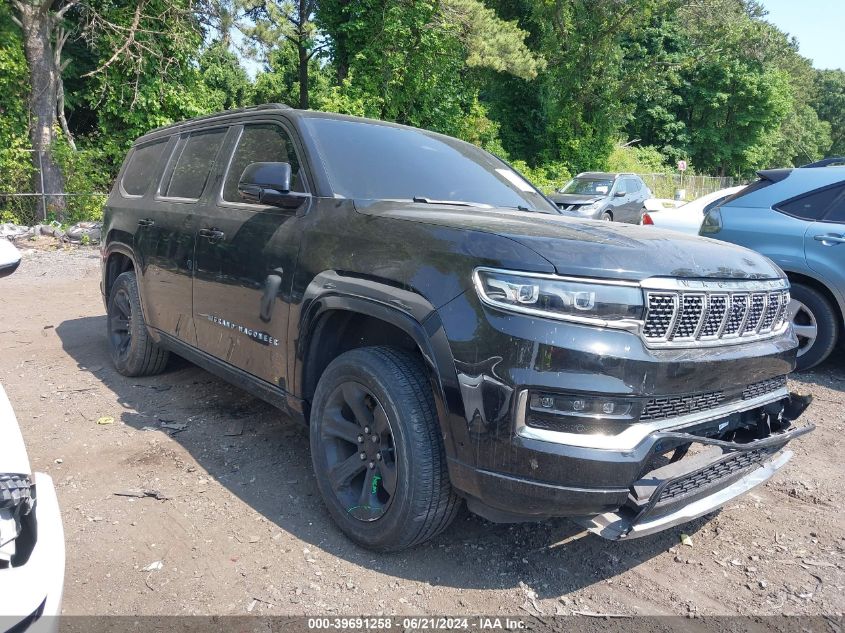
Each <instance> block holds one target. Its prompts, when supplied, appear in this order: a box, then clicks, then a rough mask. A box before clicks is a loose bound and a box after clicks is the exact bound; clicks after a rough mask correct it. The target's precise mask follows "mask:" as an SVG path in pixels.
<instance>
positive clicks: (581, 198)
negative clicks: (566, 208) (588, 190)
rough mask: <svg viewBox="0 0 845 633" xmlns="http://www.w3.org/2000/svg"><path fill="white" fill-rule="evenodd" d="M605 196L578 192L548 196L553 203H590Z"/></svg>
mask: <svg viewBox="0 0 845 633" xmlns="http://www.w3.org/2000/svg"><path fill="white" fill-rule="evenodd" d="M606 197H607V196H595V195H584V194H580V193H553V194H552V195H550V196H549V198H551V199H552V200H553V201H554V203H555V204H565V205H570V204H590V203H591V202H597V201H598V200H604V199H605V198H606Z"/></svg>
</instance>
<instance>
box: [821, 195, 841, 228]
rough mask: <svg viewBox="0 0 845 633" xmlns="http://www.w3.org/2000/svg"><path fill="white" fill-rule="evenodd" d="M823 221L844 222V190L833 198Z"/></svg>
mask: <svg viewBox="0 0 845 633" xmlns="http://www.w3.org/2000/svg"><path fill="white" fill-rule="evenodd" d="M824 221H825V222H835V223H836V224H845V192H843V193H842V194H841V195H840V196H839V198H837V199H836V200H834V202H833V205H832V206H831V207H830V208H829V209H828V210H827V215H826V216H825V217H824Z"/></svg>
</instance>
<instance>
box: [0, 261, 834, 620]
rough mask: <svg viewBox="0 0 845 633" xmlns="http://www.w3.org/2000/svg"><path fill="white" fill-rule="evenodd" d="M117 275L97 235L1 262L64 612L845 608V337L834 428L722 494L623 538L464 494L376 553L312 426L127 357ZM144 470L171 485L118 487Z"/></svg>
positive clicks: (820, 396)
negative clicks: (419, 536)
mask: <svg viewBox="0 0 845 633" xmlns="http://www.w3.org/2000/svg"><path fill="white" fill-rule="evenodd" d="M98 282H99V259H98V252H97V251H96V250H94V249H87V248H82V249H79V248H77V249H72V250H64V251H53V252H45V251H41V250H34V251H29V252H26V253H25V257H24V261H23V263H22V265H21V267H20V269H19V270H18V272H16V273H15V274H14V275H13V276H11V277H9V278H6V279H3V280H0V297H2V301H0V381H2V383H3V385H4V387H5V389H6V391H7V393H8V395H9V398H10V399H11V401H12V404H13V406H14V407H15V410H16V412H17V416H18V420H19V422H20V426H21V428H22V430H23V434H24V437H25V439H26V442H27V445H28V449H29V453H30V458H31V460H32V464H33V468H34V469H35V470H38V471H46V472H47V473H49V474H50V475H51V476H52V477H53V479H54V481H55V482H56V485H57V489H58V495H59V501H60V503H61V506H62V511H63V518H64V527H65V537H66V542H67V570H66V577H65V597H64V613H65V614H134V615H139V614H150V615H157V614H243V613H253V614H297V615H301V614H347V615H352V614H361V613H365V614H370V615H377V614H431V615H436V614H488V615H489V614H492V615H496V614H515V615H519V614H540V613H543V614H571V613H573V612H590V613H610V614H654V615H669V614H676V615H710V614H714V615H715V614H759V615H763V614H780V613H787V614H842V612H843V606H845V591H843V587H845V513H843V509H842V508H843V504H842V497H843V494H845V468H843V461H842V460H843V457H842V456H843V454H845V442H843V431H845V419H844V418H845V354H843V353H841V352H840V353H837V354H836V355H835V356H834V357H833V358H831V359H830V360H829V361H828V362H827V363H825V364H824V365H823V366H822V367H821V368H819V369H818V371H814V372H810V373H807V374H804V375H802V376H800V377H796V379H794V380H792V381H791V387H792V389H794V390H799V391H803V392H810V393H813V394H814V395H815V398H816V399H815V402H814V404H813V405H812V407H811V408H810V410H809V411H808V412H807V414H805V418H806V419H807V420H809V421H812V422H815V423H816V424H817V425H818V429H817V430H816V431H815V432H814V433H812V434H811V435H809V436H807V437H805V438H802V439H801V440H798V441H796V442H795V443H794V444H793V446H792V448H793V450H794V451H795V457H794V459H793V460H792V462H791V463H790V464H789V465H788V466H787V467H786V468H785V469H784V470H783V471H781V473H779V474H778V475H777V476H776V477H775V478H774V479H773V480H771V481H770V482H769V483H767V484H766V485H765V486H764V487H762V488H758V489H756V490H755V491H753V492H752V493H751V494H749V495H747V496H745V497H743V498H741V499H740V500H738V501H736V502H734V503H732V504H730V505H729V506H728V507H726V508H725V509H724V510H723V511H722V512H721V513H719V514H718V515H716V516H711V517H708V518H704V519H700V520H698V521H696V522H694V523H692V524H690V525H688V526H686V527H685V528H683V530H682V529H681V528H676V529H673V530H669V531H667V532H665V533H662V534H659V535H656V536H653V537H649V538H644V539H641V540H636V541H631V542H628V543H622V544H619V543H610V542H606V541H603V540H601V539H599V538H598V537H595V536H587V535H584V534H583V533H582V532H581V531H580V529H579V528H577V527H576V526H575V525H574V524H571V523H570V522H568V521H565V520H556V521H551V522H547V523H542V524H526V525H516V526H514V525H510V526H509V525H493V524H490V523H487V522H486V521H484V520H481V519H479V518H477V517H474V516H472V515H469V514H465V515H463V516H462V517H461V518H460V519H459V520H458V521H457V522H456V523H455V524H454V525H453V526H452V527H451V528H450V529H449V530H448V531H447V532H446V533H445V534H443V535H441V536H439V537H438V538H437V539H435V540H434V541H432V542H430V543H427V544H425V545H423V546H420V547H417V548H416V549H413V550H411V551H408V552H404V553H401V554H394V555H376V554H373V553H371V552H368V551H365V550H362V549H360V548H358V547H356V546H355V545H353V544H352V543H350V542H349V541H348V540H346V539H345V538H344V537H343V536H342V535H341V534H340V532H339V531H338V530H337V529H336V528H335V527H334V525H333V524H332V523H331V521H330V520H329V517H328V515H327V513H326V511H325V510H324V508H323V505H322V503H321V501H320V499H319V495H318V493H317V489H316V487H315V485H314V482H313V481H312V478H311V465H310V457H309V453H308V437H307V433H306V432H305V430H304V429H303V428H301V427H299V426H296V425H295V424H294V423H292V422H290V421H289V420H287V419H285V418H284V417H283V416H282V415H281V414H280V413H278V412H277V411H276V410H275V409H273V408H272V407H270V406H269V405H266V404H264V403H263V402H261V401H259V400H256V399H255V398H252V397H251V396H249V395H248V394H246V393H245V392H243V391H240V390H239V389H237V388H235V387H231V386H229V385H228V384H226V383H224V382H222V381H220V380H218V379H217V378H215V377H213V376H211V375H210V374H208V373H206V372H205V371H203V370H200V369H198V368H196V367H194V366H192V365H190V364H189V363H187V362H185V361H181V360H180V359H173V360H172V361H171V364H170V366H169V367H168V370H167V371H166V373H164V374H163V375H161V376H157V377H154V378H142V379H129V378H124V377H122V376H120V375H118V374H117V373H116V372H115V371H114V369H113V368H112V365H111V363H110V361H109V356H108V352H107V346H106V345H107V344H106V338H105V316H104V309H103V304H102V301H101V300H100V295H99V289H98ZM105 416H109V417H111V418H113V419H114V422H113V423H111V424H98V420H100V418H103V417H105ZM162 421H164V423H165V424H167V425H169V426H170V428H166V427H163V426H162ZM180 429H182V430H180ZM133 489H135V490H137V489H151V490H158V491H160V492H161V493H162V494H163V495H165V496H166V497H167V499H166V500H158V499H155V498H152V497H147V498H134V497H127V496H118V495H115V493H118V492H123V491H129V490H133ZM682 531H683V532H686V533H688V534H690V535H691V537H692V546H687V545H681V544H680V542H679V541H680V534H681V532H682ZM159 562H160V563H159ZM159 565H160V569H158V567H159Z"/></svg>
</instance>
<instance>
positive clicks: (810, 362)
mask: <svg viewBox="0 0 845 633" xmlns="http://www.w3.org/2000/svg"><path fill="white" fill-rule="evenodd" d="M790 294H791V295H792V302H791V303H790V304H789V318H790V320H792V321H793V328H794V329H795V334H796V335H797V336H798V360H797V364H796V370H797V371H805V370H807V369H812V368H813V367H815V366H816V365H818V364H819V363H821V362H822V361H824V360H825V359H826V358H827V357H828V356H830V353H831V352H832V351H833V350H834V348H835V347H836V339H837V338H838V334H839V321H838V315H837V313H836V310H835V309H834V308H833V306H832V305H831V303H830V301H828V300H827V297H825V296H824V295H823V294H822V293H820V292H819V291H818V290H816V289H815V288H811V287H810V286H805V285H803V284H797V283H793V284H792V288H791V289H790ZM813 334H815V338H813V337H812V335H813Z"/></svg>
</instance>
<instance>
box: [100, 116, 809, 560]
mask: <svg viewBox="0 0 845 633" xmlns="http://www.w3.org/2000/svg"><path fill="white" fill-rule="evenodd" d="M621 181H622V182H626V181H627V178H625V177H623V178H621ZM615 184H616V181H609V183H608V185H607V186H608V191H613V189H614V186H615ZM655 233H656V232H655V231H653V230H651V229H644V228H642V227H638V226H616V225H609V224H605V223H600V222H588V221H582V220H574V219H572V218H565V217H561V215H560V213H559V212H558V210H557V209H556V208H555V206H554V205H553V204H551V203H550V202H549V200H548V199H547V198H546V197H545V196H544V195H542V193H540V191H539V190H537V189H536V188H535V187H534V186H533V185H531V184H530V183H529V182H527V181H525V180H524V179H523V178H521V177H520V176H519V175H518V174H517V173H515V172H514V171H513V170H512V169H510V168H509V167H508V165H507V164H506V163H504V162H502V161H501V160H500V159H498V158H496V157H495V156H493V155H492V154H489V153H488V152H485V151H484V150H482V149H480V148H478V147H476V146H474V145H471V144H469V143H465V142H463V141H459V140H457V139H453V138H449V137H447V136H443V135H440V134H435V133H433V132H427V131H425V130H419V129H415V128H410V127H406V126H401V125H396V124H393V123H386V122H381V121H372V120H367V119H360V118H355V117H347V116H343V115H338V114H329V113H324V112H315V111H310V110H308V111H305V110H292V109H290V108H285V107H280V106H277V105H267V106H260V107H256V108H249V109H246V110H242V111H230V112H226V113H221V114H217V115H211V116H208V117H203V118H199V119H194V120H191V121H185V122H183V123H179V124H176V125H173V126H169V127H166V128H161V129H158V130H154V131H153V132H151V133H149V134H147V135H145V136H144V137H142V138H140V139H138V140H137V141H136V142H135V143H134V144H133V147H132V149H131V151H130V153H129V154H128V156H127V158H126V160H125V162H124V165H123V167H122V169H121V171H120V174H119V176H118V178H117V180H116V182H115V186H114V188H113V189H112V192H111V194H110V195H109V198H108V201H107V202H106V205H105V208H104V214H103V237H104V242H103V247H102V263H103V266H102V281H101V288H102V292H103V299H104V302H105V304H106V309H107V313H108V319H107V335H108V340H109V343H110V348H111V355H112V359H113V361H114V364H115V367H116V368H117V370H118V371H119V372H120V373H121V374H123V375H126V376H141V375H150V374H155V373H158V372H161V371H163V370H164V368H165V366H166V364H167V357H168V354H169V353H171V352H172V353H176V354H179V355H180V356H184V357H186V358H188V359H189V360H191V361H193V362H195V363H196V364H198V365H200V366H201V367H204V368H206V369H208V370H209V371H211V372H214V373H216V374H218V375H220V376H222V377H224V378H225V379H226V380H229V381H231V382H233V383H234V384H236V385H238V386H240V387H242V388H244V389H246V390H248V391H250V392H251V393H253V394H255V395H256V396H258V397H261V398H264V399H265V400H267V401H269V402H271V403H273V404H275V405H276V406H278V407H279V408H281V409H283V410H285V411H287V412H288V413H289V414H290V415H291V416H293V417H294V418H295V419H297V420H299V421H300V422H303V423H305V424H308V425H309V427H310V431H309V433H310V440H311V459H312V465H313V472H314V478H315V484H316V487H317V489H318V490H319V492H320V494H321V496H322V498H323V501H324V502H325V504H326V508H327V510H328V513H329V514H330V515H331V517H332V518H333V519H334V520H335V522H336V523H337V525H338V526H339V527H340V529H341V530H343V532H344V533H346V534H347V535H348V536H349V537H350V538H351V539H353V540H354V541H355V542H357V543H359V544H361V545H363V546H366V547H369V548H372V549H376V550H399V549H403V548H406V547H410V546H413V545H416V544H418V543H421V542H423V541H425V540H427V539H429V538H432V537H433V536H434V535H436V534H438V533H439V532H441V531H442V530H444V529H445V528H446V527H447V526H448V525H449V523H450V522H451V521H452V520H453V519H454V518H455V516H456V514H457V511H458V510H459V508H460V506H461V504H462V503H463V502H464V501H466V503H467V505H468V507H469V508H470V510H472V511H473V512H475V513H476V514H479V515H481V516H484V517H486V518H488V519H490V520H492V521H499V522H511V521H524V520H537V519H541V518H545V517H552V516H571V517H576V518H577V520H579V521H581V522H582V524H584V525H586V526H587V527H588V528H589V529H591V530H593V531H595V532H597V533H599V534H601V535H602V536H605V537H607V538H612V539H619V538H634V537H637V536H644V535H646V534H651V533H653V532H656V531H659V530H663V529H666V528H668V527H671V526H673V525H676V524H678V523H681V522H685V521H689V520H691V519H693V518H695V517H697V516H702V515H704V514H707V513H709V512H712V511H713V510H715V509H716V508H718V507H720V506H722V505H724V504H725V503H727V502H728V501H730V500H731V499H733V498H735V497H736V496H738V495H740V494H742V493H744V492H746V491H748V490H750V489H751V488H752V487H754V486H756V485H758V484H760V483H761V482H763V481H765V480H766V479H768V478H769V477H771V476H772V475H773V474H774V473H775V472H776V471H777V470H778V469H779V468H780V467H782V466H783V465H784V464H785V463H786V462H787V461H788V460H789V458H790V456H791V453H790V451H788V450H782V449H785V447H786V444H787V443H788V442H790V441H791V440H792V439H794V438H796V437H798V436H800V435H803V434H804V433H807V432H808V431H810V430H811V429H812V425H805V426H796V427H793V426H792V422H793V421H795V420H796V419H797V417H798V416H799V415H800V414H801V413H802V412H803V410H804V408H806V406H807V404H808V400H806V399H803V398H801V397H798V396H795V395H794V394H790V393H789V392H788V388H787V378H786V375H787V374H788V373H789V372H790V371H792V369H793V367H794V363H795V349H796V346H797V341H796V340H795V337H794V335H793V334H792V330H791V328H790V326H789V323H788V322H787V321H786V319H785V316H784V315H785V307H786V304H787V297H788V293H789V284H788V282H787V280H786V278H785V277H784V276H783V273H782V272H781V271H780V270H779V269H778V268H777V267H776V266H774V265H773V264H772V263H771V262H770V261H769V260H768V259H766V258H765V257H763V256H761V255H758V254H757V253H754V252H752V251H749V250H747V249H744V248H740V247H737V246H733V245H730V244H718V243H714V242H712V241H708V240H702V239H700V238H699V237H697V236H688V235H680V234H674V235H670V236H669V237H668V238H667V236H666V234H661V235H660V236H657V235H655ZM658 249H659V252H658ZM749 296H750V297H752V299H751V300H747V299H748V297H749ZM709 297H712V300H711V301H709V302H708V301H707V299H708V298H709ZM731 299H732V300H733V301H732V302H731ZM764 303H765V304H766V306H768V307H767V309H766V310H763V309H762V308H763V304H764ZM705 307H708V309H707V311H706V312H705V310H704V308H705ZM688 449H692V450H688ZM698 449H700V450H698Z"/></svg>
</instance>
